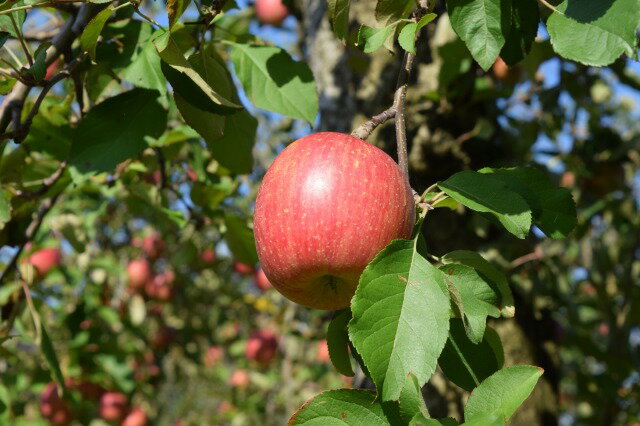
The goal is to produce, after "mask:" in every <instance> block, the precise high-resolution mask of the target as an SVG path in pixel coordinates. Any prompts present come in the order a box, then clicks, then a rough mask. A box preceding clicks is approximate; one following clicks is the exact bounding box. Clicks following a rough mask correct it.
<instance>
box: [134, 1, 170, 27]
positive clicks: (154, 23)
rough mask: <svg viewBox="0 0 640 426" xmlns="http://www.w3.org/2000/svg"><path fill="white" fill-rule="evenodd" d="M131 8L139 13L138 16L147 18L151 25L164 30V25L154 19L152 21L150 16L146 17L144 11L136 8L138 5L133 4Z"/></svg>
mask: <svg viewBox="0 0 640 426" xmlns="http://www.w3.org/2000/svg"><path fill="white" fill-rule="evenodd" d="M133 10H135V11H136V13H137V14H138V15H140V17H141V18H143V19H145V20H147V21H148V22H150V23H152V24H153V25H155V26H156V27H158V28H161V29H163V30H166V28H165V27H163V26H162V25H160V24H158V23H157V22H156V21H154V20H153V19H152V18H150V17H148V16H147V15H145V14H144V13H142V12H141V11H140V9H139V8H138V6H136V5H134V6H133Z"/></svg>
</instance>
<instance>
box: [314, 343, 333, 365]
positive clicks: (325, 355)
mask: <svg viewBox="0 0 640 426" xmlns="http://www.w3.org/2000/svg"><path fill="white" fill-rule="evenodd" d="M316 360H317V361H318V362H321V363H323V364H327V363H329V361H330V360H331V358H330V357H329V345H327V340H326V339H323V340H320V341H319V342H318V352H317V353H316Z"/></svg>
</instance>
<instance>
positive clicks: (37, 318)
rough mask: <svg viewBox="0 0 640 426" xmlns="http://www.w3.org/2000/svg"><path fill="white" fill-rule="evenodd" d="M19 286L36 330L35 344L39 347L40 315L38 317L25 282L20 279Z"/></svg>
mask: <svg viewBox="0 0 640 426" xmlns="http://www.w3.org/2000/svg"><path fill="white" fill-rule="evenodd" d="M20 284H22V290H23V291H24V296H25V298H26V299H27V305H28V306H29V311H30V312H31V318H32V319H33V325H34V327H35V328H36V342H37V343H38V345H40V340H41V338H42V336H41V328H40V315H38V311H36V307H35V305H34V304H33V299H32V298H31V292H30V291H29V286H28V285H27V282H26V281H25V280H23V279H20Z"/></svg>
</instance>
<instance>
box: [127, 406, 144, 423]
mask: <svg viewBox="0 0 640 426" xmlns="http://www.w3.org/2000/svg"><path fill="white" fill-rule="evenodd" d="M121 426H147V413H146V412H145V411H144V410H143V409H142V408H140V407H133V409H132V410H131V411H130V412H129V414H127V417H125V419H124V421H123V422H122V425H121Z"/></svg>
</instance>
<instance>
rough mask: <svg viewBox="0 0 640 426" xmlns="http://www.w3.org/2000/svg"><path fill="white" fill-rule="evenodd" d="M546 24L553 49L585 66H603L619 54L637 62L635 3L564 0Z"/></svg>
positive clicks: (639, 16)
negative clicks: (577, 2)
mask: <svg viewBox="0 0 640 426" xmlns="http://www.w3.org/2000/svg"><path fill="white" fill-rule="evenodd" d="M556 10H557V12H553V13H552V14H551V16H550V17H549V19H548V20H547V30H548V31H549V36H550V37H551V44H552V45H553V49H554V50H555V51H556V52H557V53H558V54H559V55H561V56H563V57H565V58H567V59H571V60H573V61H578V62H582V63H583V64H586V65H594V66H605V65H609V64H611V63H612V62H614V61H615V60H616V59H618V58H619V57H620V55H622V54H626V55H627V56H629V57H630V58H633V59H637V57H638V56H637V55H638V53H637V50H638V39H637V35H636V31H637V29H638V26H639V24H640V1H638V0H615V1H602V0H582V1H581V2H580V3H579V5H578V4H576V3H575V2H571V1H568V0H564V1H563V2H562V3H560V4H559V5H558V6H556Z"/></svg>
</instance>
